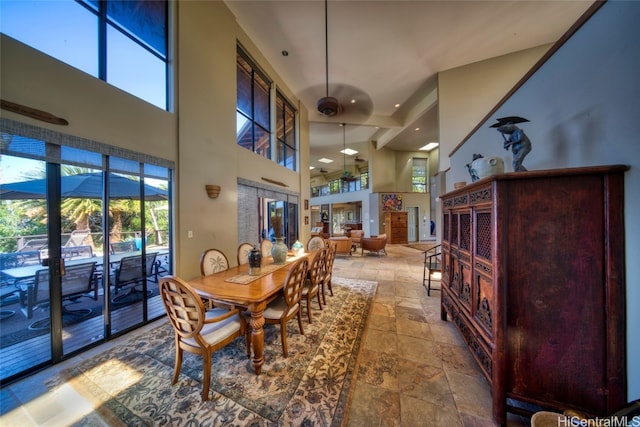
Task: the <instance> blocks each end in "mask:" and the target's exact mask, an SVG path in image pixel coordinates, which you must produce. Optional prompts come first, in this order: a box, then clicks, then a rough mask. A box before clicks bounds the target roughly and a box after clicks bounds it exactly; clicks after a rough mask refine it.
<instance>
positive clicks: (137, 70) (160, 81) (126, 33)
mask: <svg viewBox="0 0 640 427" xmlns="http://www.w3.org/2000/svg"><path fill="white" fill-rule="evenodd" d="M0 17H1V20H2V21H1V24H2V25H0V31H1V32H2V33H4V34H6V35H8V36H10V37H13V38H14V39H16V40H19V41H20V42H22V43H25V44H27V45H29V46H31V47H32V48H34V49H37V50H39V51H41V52H43V53H45V54H47V55H50V56H52V57H54V58H56V59H58V60H60V61H62V62H65V63H66V64H69V65H71V66H73V67H75V68H78V69H80V70H82V71H84V72H85V73H88V74H90V75H92V76H94V77H96V78H99V79H101V80H104V81H106V82H107V83H109V84H112V85H114V86H116V87H118V88H120V89H122V90H124V91H126V92H128V93H130V94H132V95H134V96H137V97H139V98H141V99H143V100H145V101H147V102H149V103H151V104H153V105H155V106H157V107H159V108H162V109H165V110H167V109H168V108H169V106H168V96H167V93H168V87H169V84H168V81H167V76H168V59H167V58H168V28H169V25H168V19H169V18H168V17H169V13H168V1H166V0H104V1H99V0H77V1H72V0H66V1H2V2H0Z"/></svg>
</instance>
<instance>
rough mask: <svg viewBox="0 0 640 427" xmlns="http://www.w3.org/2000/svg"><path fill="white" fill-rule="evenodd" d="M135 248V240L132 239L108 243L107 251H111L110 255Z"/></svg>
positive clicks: (132, 250)
mask: <svg viewBox="0 0 640 427" xmlns="http://www.w3.org/2000/svg"><path fill="white" fill-rule="evenodd" d="M137 250H138V248H136V242H133V241H126V242H113V243H109V252H111V254H112V255H114V254H126V253H128V252H136V251H137Z"/></svg>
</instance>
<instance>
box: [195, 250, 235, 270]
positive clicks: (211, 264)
mask: <svg viewBox="0 0 640 427" xmlns="http://www.w3.org/2000/svg"><path fill="white" fill-rule="evenodd" d="M228 269H229V260H228V259H227V256H226V255H225V254H224V253H223V252H222V251H221V250H219V249H207V250H206V251H204V252H203V253H202V255H201V256H200V275H202V276H208V275H210V274H213V273H217V272H219V271H224V270H228Z"/></svg>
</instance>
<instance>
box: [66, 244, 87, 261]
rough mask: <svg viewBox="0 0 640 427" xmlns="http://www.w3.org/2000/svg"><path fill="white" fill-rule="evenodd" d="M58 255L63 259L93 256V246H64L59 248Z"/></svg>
mask: <svg viewBox="0 0 640 427" xmlns="http://www.w3.org/2000/svg"><path fill="white" fill-rule="evenodd" d="M60 255H61V256H62V258H63V259H74V258H93V248H92V247H91V246H86V245H85V246H65V247H62V248H60Z"/></svg>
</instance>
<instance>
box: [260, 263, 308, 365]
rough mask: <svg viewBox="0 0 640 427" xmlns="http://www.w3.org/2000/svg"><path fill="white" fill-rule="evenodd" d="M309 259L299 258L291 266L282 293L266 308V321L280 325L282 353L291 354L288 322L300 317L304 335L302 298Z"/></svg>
mask: <svg viewBox="0 0 640 427" xmlns="http://www.w3.org/2000/svg"><path fill="white" fill-rule="evenodd" d="M308 263H309V261H308V260H307V259H306V258H302V259H299V260H298V261H296V262H295V265H294V266H293V267H291V269H290V270H289V273H287V278H286V279H285V282H284V287H283V288H282V294H281V295H280V296H279V297H278V298H277V299H276V300H274V301H272V302H271V303H269V305H267V308H266V309H265V310H264V314H263V316H264V321H265V323H269V324H275V325H280V341H281V342H282V354H283V355H284V357H288V356H289V352H288V350H287V322H289V320H291V319H293V318H294V317H296V316H297V317H298V328H300V333H301V334H302V335H304V329H302V311H301V310H300V300H301V299H302V287H303V286H304V281H305V278H306V277H307V266H308Z"/></svg>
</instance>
